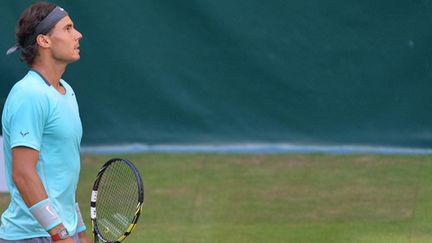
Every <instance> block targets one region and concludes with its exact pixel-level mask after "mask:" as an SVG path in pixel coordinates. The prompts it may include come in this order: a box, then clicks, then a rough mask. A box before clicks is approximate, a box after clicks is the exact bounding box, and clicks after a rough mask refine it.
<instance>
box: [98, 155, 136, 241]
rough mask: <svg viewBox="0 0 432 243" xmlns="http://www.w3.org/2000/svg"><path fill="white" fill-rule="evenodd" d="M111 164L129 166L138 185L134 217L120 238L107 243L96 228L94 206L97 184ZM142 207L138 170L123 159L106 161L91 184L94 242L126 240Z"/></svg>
mask: <svg viewBox="0 0 432 243" xmlns="http://www.w3.org/2000/svg"><path fill="white" fill-rule="evenodd" d="M112 163H126V164H127V165H128V166H129V168H130V169H131V170H132V171H133V173H134V175H135V179H136V182H137V185H138V201H137V206H136V211H135V215H134V217H133V218H132V221H131V222H130V224H129V226H128V228H127V229H126V232H124V233H123V235H122V236H120V237H119V238H118V239H117V240H116V241H108V240H106V239H105V238H104V237H103V235H102V234H101V233H100V231H99V228H98V224H97V213H96V211H97V207H96V205H97V193H98V189H99V183H100V181H101V179H102V176H103V174H104V172H105V171H106V170H107V168H108V167H109V166H110V165H111V164H112ZM143 205H144V185H143V182H142V179H141V174H140V172H139V170H138V169H137V168H136V166H135V165H134V164H133V163H132V162H131V161H129V160H127V159H123V158H112V159H110V160H108V161H107V162H106V163H105V164H104V165H103V166H102V167H101V169H100V170H99V172H98V174H97V176H96V179H95V181H94V183H93V190H92V193H91V199H90V218H91V220H92V228H93V235H94V240H95V242H98V240H101V241H103V242H109V243H118V242H121V241H123V240H124V239H126V237H127V236H129V235H130V233H131V232H132V230H133V229H134V228H135V226H136V224H137V222H138V218H139V216H140V215H141V211H142V207H143Z"/></svg>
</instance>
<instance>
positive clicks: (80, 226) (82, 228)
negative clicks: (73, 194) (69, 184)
mask: <svg viewBox="0 0 432 243" xmlns="http://www.w3.org/2000/svg"><path fill="white" fill-rule="evenodd" d="M75 205H76V210H77V215H78V224H77V232H78V233H79V232H83V231H85V230H86V229H87V227H86V226H85V224H84V221H83V218H82V216H81V210H80V208H79V205H78V203H76V204H75Z"/></svg>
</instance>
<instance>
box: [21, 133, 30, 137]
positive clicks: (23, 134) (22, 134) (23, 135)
mask: <svg viewBox="0 0 432 243" xmlns="http://www.w3.org/2000/svg"><path fill="white" fill-rule="evenodd" d="M20 134H21V136H22V137H25V136H27V135H28V134H29V132H20Z"/></svg>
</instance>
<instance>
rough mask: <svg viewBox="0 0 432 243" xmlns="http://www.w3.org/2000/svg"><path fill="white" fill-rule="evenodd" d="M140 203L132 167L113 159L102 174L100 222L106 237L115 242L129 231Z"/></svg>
mask: <svg viewBox="0 0 432 243" xmlns="http://www.w3.org/2000/svg"><path fill="white" fill-rule="evenodd" d="M137 204H138V186H137V182H136V178H135V174H134V172H133V171H132V169H131V168H130V167H129V166H128V165H127V164H126V163H123V162H121V161H116V162H113V163H112V164H111V165H110V166H108V168H107V169H106V171H105V172H104V173H103V175H102V177H101V181H100V183H99V188H98V198H97V204H96V205H97V206H96V209H97V224H98V228H99V231H100V233H101V234H102V235H103V236H104V238H105V239H106V240H109V241H114V240H117V239H118V238H119V237H120V236H122V235H123V233H124V232H126V229H127V228H128V226H129V224H130V223H131V222H132V219H133V217H134V216H135V212H136V210H137V208H136V207H137Z"/></svg>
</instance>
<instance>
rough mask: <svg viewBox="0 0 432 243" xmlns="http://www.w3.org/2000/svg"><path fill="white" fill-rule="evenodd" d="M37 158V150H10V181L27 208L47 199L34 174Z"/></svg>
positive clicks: (18, 148)
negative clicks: (11, 180)
mask: <svg viewBox="0 0 432 243" xmlns="http://www.w3.org/2000/svg"><path fill="white" fill-rule="evenodd" d="M38 158H39V152H38V151H37V150H34V149H31V148H28V147H15V148H13V149H12V179H13V181H14V183H15V185H16V186H17V188H18V190H19V192H20V194H21V197H22V198H23V199H24V202H25V203H26V205H27V207H29V208H30V207H31V206H33V205H35V204H36V203H38V202H40V201H42V200H43V199H45V198H47V197H48V195H47V193H46V191H45V188H44V187H43V185H42V181H41V180H40V178H39V176H38V174H37V173H36V164H37V162H38Z"/></svg>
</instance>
